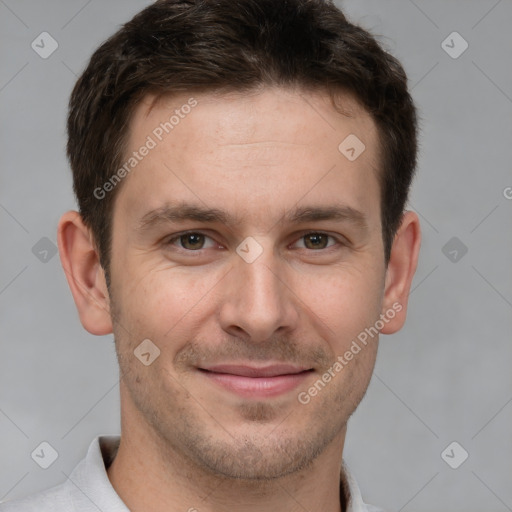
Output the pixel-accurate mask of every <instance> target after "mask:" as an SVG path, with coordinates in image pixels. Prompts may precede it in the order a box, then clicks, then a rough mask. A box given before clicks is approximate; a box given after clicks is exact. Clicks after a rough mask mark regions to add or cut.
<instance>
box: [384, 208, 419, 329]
mask: <svg viewBox="0 0 512 512" xmlns="http://www.w3.org/2000/svg"><path fill="white" fill-rule="evenodd" d="M420 245H421V231H420V221H419V219H418V216H417V215H416V213H415V212H411V211H407V212H405V213H404V214H403V216H402V223H401V225H400V228H399V229H398V231H397V233H396V235H395V239H394V240H393V246H392V249H391V255H390V259H389V263H388V268H387V270H386V282H385V286H384V298H383V302H382V311H381V313H382V314H384V315H385V316H386V318H387V319H388V321H387V322H386V323H385V325H384V327H383V328H382V329H381V330H380V332H381V333H382V334H393V333H394V332H397V331H399V330H400V329H401V328H402V327H403V325H404V323H405V318H406V316H407V302H408V299H409V290H410V288H411V283H412V280H413V277H414V273H415V272H416V267H417V265H418V257H419V252H420ZM391 311H394V313H395V314H394V316H393V317H391V314H390V313H391ZM386 312H387V314H386Z"/></svg>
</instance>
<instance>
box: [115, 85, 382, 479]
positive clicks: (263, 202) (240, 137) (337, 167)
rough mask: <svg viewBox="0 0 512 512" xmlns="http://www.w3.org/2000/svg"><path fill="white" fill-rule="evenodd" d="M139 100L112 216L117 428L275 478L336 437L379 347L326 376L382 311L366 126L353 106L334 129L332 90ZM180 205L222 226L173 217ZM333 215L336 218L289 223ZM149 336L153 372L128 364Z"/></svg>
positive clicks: (206, 461)
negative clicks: (208, 212)
mask: <svg viewBox="0 0 512 512" xmlns="http://www.w3.org/2000/svg"><path fill="white" fill-rule="evenodd" d="M191 96H193V98H194V99H195V100H196V101H197V105H195V106H193V107H192V108H190V109H189V108H184V109H181V106H182V105H185V104H189V105H190V104H191V103H190V102H188V100H189V98H190V97H191ZM151 99H152V98H149V97H148V98H146V99H145V100H144V102H142V103H141V104H140V105H139V106H138V107H137V109H136V112H135V114H134V117H133V118H132V121H131V133H130V138H129V145H128V150H127V158H128V157H129V156H131V154H132V152H133V151H138V150H139V148H140V147H141V146H143V145H146V146H153V142H154V143H155V145H154V147H151V149H150V150H149V151H148V152H147V153H148V154H147V155H146V156H145V157H143V158H141V160H140V161H139V162H138V163H137V165H136V167H134V168H133V170H131V172H130V174H129V175H128V176H127V177H126V178H125V182H124V183H123V184H122V187H121V189H120V191H119V195H118V197H117V199H116V203H115V208H114V217H113V245H112V259H111V277H112V288H111V301H112V309H113V313H114V317H115V320H116V322H115V325H114V334H115V340H116V348H117V352H118V357H119V362H120V367H121V372H122V374H123V375H124V379H123V381H122V388H121V393H122V407H123V409H122V411H123V415H124V416H123V424H124V425H127V426H128V427H129V425H130V422H132V423H136V424H137V425H139V427H140V428H143V429H145V431H147V432H148V433H149V435H150V436H152V438H153V439H155V440H156V441H157V442H158V443H159V445H160V446H162V447H163V448H164V450H163V451H164V452H165V453H166V454H168V456H169V457H172V456H173V454H174V455H175V454H179V455H181V456H184V457H186V458H188V459H189V460H190V461H191V462H192V463H194V464H196V465H198V466H199V467H201V468H203V469H205V470H211V471H213V472H215V473H216V474H223V475H226V476H230V477H235V476H236V477H243V478H273V477H278V476H281V475H285V474H288V473H290V472H292V471H295V470H297V469H299V468H302V467H305V466H306V465H308V463H310V462H311V461H312V460H314V459H315V457H316V456H317V455H318V454H319V453H321V452H322V451H323V450H324V449H325V448H326V447H327V446H329V445H331V446H332V445H333V443H336V442H337V441H339V440H340V439H341V438H342V436H344V432H345V426H346V422H347V420H348V418H349V416H350V415H351V414H352V412H353V411H354V410H355V408H356V407H357V405H358V404H359V402H360V400H361V399H362V397H363V395H364V393H365V391H366V389H367V386H368V383H369V380H370V377H371V374H372V371H373V366H374V362H375V357H376V351H377V337H375V338H373V340H371V341H369V342H368V344H367V345H362V344H361V343H359V345H360V346H361V350H360V351H359V352H358V353H357V354H356V355H354V356H353V358H352V359H351V360H349V361H346V359H345V363H346V364H343V367H342V369H341V370H340V369H339V366H337V367H336V369H334V368H333V365H334V364H335V362H336V361H339V360H338V359H337V358H338V356H343V355H344V354H345V353H346V352H347V351H348V350H350V347H351V344H352V342H353V340H355V339H356V337H357V336H358V334H360V333H361V332H362V331H364V329H365V328H368V327H370V326H373V325H374V324H375V322H376V320H378V319H379V315H380V314H381V313H384V310H383V303H382V297H383V290H384V279H385V273H386V268H385V265H384V252H383V243H382V235H381V219H380V199H379V198H380V192H379V186H378V182H377V173H378V170H377V167H378V149H377V132H376V128H375V125H374V123H373V121H372V120H371V118H370V116H369V115H368V114H367V113H365V112H364V111H363V110H362V109H361V108H360V107H358V105H357V104H356V103H355V102H353V101H352V100H350V98H348V97H345V98H344V100H343V107H344V108H345V109H346V110H348V111H350V113H351V116H344V115H342V114H339V113H338V112H336V111H335V110H334V109H333V107H332V106H331V104H330V101H329V99H328V96H327V95H323V94H316V95H311V94H302V93H300V92H292V91H289V90H282V89H270V88H268V89H265V90H264V91H263V92H261V93H253V94H243V95H242V94H230V95H217V96H215V95H213V94H195V95H184V96H180V97H176V96H175V97H173V98H172V99H166V100H163V101H160V102H157V103H156V105H155V106H154V107H153V108H152V109H151V110H150V111H149V112H148V110H149V105H150V100H151ZM180 109H181V110H180ZM175 110H178V111H179V115H178V117H179V122H176V118H175V119H173V128H172V129H169V127H167V128H168V131H169V133H166V132H165V130H162V128H161V125H160V123H165V122H169V119H170V117H171V116H172V115H175V116H176V115H177V114H175ZM186 112H187V113H186ZM159 126H160V130H158V127H159ZM351 134H353V135H355V136H357V138H358V139H360V140H361V141H362V142H363V143H364V145H365V149H364V151H363V152H362V153H361V154H360V156H358V158H356V159H355V160H353V161H351V160H352V158H351V159H349V158H347V156H346V155H348V156H351V157H352V155H353V153H354V152H352V151H350V148H348V152H347V151H345V154H343V153H342V152H341V151H340V150H339V149H338V146H339V145H340V143H341V142H342V141H343V140H344V139H345V138H346V137H347V136H349V135H351ZM148 136H149V137H150V138H151V140H152V142H151V141H150V140H149V139H148ZM159 138H161V139H162V140H159ZM350 140H351V139H349V141H350ZM345 149H346V148H345ZM356 152H357V148H356ZM139 156H140V155H139ZM184 204H186V205H190V206H194V207H196V208H197V209H201V210H203V209H215V210H219V211H222V212H224V214H225V216H226V219H224V220H222V221H221V220H219V219H213V217H210V221H208V219H206V218H205V219H198V218H196V219H193V218H188V219H187V218H186V219H182V220H180V219H174V220H173V219H172V216H171V215H169V213H170V211H171V209H173V208H175V207H176V206H179V205H181V206H183V205H184ZM166 208H167V209H168V210H167V211H166ZM330 208H339V209H340V210H341V211H342V212H344V213H345V214H346V215H341V216H338V217H332V216H329V215H327V216H325V218H321V217H320V218H318V217H317V218H316V219H315V218H311V217H310V218H308V217H306V216H303V217H302V219H301V218H299V219H298V220H297V219H295V220H294V219H293V218H292V217H293V216H294V214H296V213H298V212H302V213H305V214H308V212H309V213H311V211H312V210H316V209H318V210H319V209H330ZM185 232H188V235H184V233H185ZM146 339H149V340H151V342H152V344H154V345H155V346H156V347H158V349H159V350H160V355H159V356H158V357H157V358H156V359H155V360H154V361H153V362H152V363H151V364H149V365H145V364H143V363H142V362H141V361H140V359H139V358H138V357H136V356H135V355H134V350H135V349H137V347H138V346H139V345H140V344H141V342H142V341H143V340H146ZM146 343H147V342H146ZM150 346H151V345H150ZM146 352H147V351H146ZM149 353H150V354H153V353H152V352H151V350H149ZM144 358H145V359H146V362H148V361H147V360H148V359H149V360H151V359H152V355H150V356H148V355H146V356H144V357H143V358H142V359H143V360H144ZM279 365H281V366H279ZM282 365H286V366H282ZM329 369H331V379H330V381H329V382H328V383H326V384H325V386H324V387H322V386H318V385H317V393H314V392H312V393H309V392H308V390H309V389H310V388H311V387H312V386H314V384H315V382H317V381H318V380H319V379H322V376H323V375H324V374H325V372H328V370H329ZM332 375H334V376H332ZM301 393H302V395H301ZM305 393H306V394H307V396H308V397H309V398H310V399H309V400H306V395H305ZM299 396H302V400H299ZM305 402H307V403H305ZM166 456H167V455H166Z"/></svg>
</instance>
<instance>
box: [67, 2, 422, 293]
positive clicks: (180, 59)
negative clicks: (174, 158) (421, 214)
mask: <svg viewBox="0 0 512 512" xmlns="http://www.w3.org/2000/svg"><path fill="white" fill-rule="evenodd" d="M265 85H278V86H284V87H287V86H288V87H300V88H304V89H306V90H325V91H326V92H329V93H330V94H331V98H334V95H335V94H336V93H340V92H348V93H351V94H352V95H354V96H355V98H356V99H357V100H358V101H359V102H360V103H361V104H362V105H363V106H364V108H365V109H366V110H367V111H368V112H369V113H370V115H371V116H372V118H373V120H374V122H375V123H376V125H377V129H378V133H379V141H380V154H381V169H379V171H380V172H379V184H380V190H381V218H382V237H383V243H384V251H385V261H386V265H387V263H388V261H389V257H390V253H391V246H392V242H393V239H394V236H395V234H396V231H397V229H398V227H399V226H400V222H401V218H402V215H403V211H404V207H405V203H406V201H407V197H408V193H409V188H410V185H411V181H412V178H413V175H414V172H415V168H416V153H417V118H416V109H415V106H414V104H413V101H412V98H411V96H410V94H409V92H408V89H407V77H406V74H405V72H404V70H403V68H402V66H401V65H400V63H399V62H398V61H397V60H396V59H395V58H394V57H393V56H392V55H390V54H389V53H388V52H386V51H385V50H384V49H383V48H382V47H381V46H380V45H379V44H378V42H377V41H376V40H375V38H374V37H373V36H372V35H371V34H370V33H369V32H367V31H366V30H364V29H363V28H361V27H359V26H357V25H354V24H352V23H350V22H349V21H348V20H347V19H346V17H345V15H344V14H343V13H342V12H341V11H340V10H339V9H338V8H337V7H336V6H335V5H334V4H333V2H332V1H329V0H237V1H236V2H235V1H233V0H215V1H211V0H186V1H180V0H159V1H157V2H155V3H154V4H152V5H150V6H148V7H147V8H145V9H144V10H142V11H141V12H140V13H139V14H137V15H136V16H135V17H134V18H133V19H132V20H131V21H129V22H128V23H126V24H124V25H123V26H122V27H121V28H120V29H119V30H118V31H117V32H116V33H115V34H114V35H113V36H111V37H110V38H109V39H108V40H107V41H105V42H104V43H103V44H102V45H101V46H100V47H99V48H98V49H97V50H96V51H95V52H94V54H93V55H92V57H91V59H90V62H89V64H88V66H87V68H86V69H85V71H84V72H83V74H82V75H81V76H80V78H79V79H78V81H77V83H76V85H75V87H74V89H73V92H72V94H71V98H70V102H69V115H68V122H67V129H68V143H67V155H68V158H69V161H70V165H71V168H72V170H73V188H74V192H75V195H76V197H77V201H78V205H79V210H80V214H81V215H82V218H83V220H84V223H85V224H86V225H87V226H88V227H89V228H90V229H91V231H92V233H93V237H94V240H95V243H96V244H97V248H98V252H99V256H100V262H101V265H102V267H103V268H104V269H105V273H106V275H107V283H108V282H109V265H110V248H111V238H112V229H111V225H112V214H113V205H114V201H115V197H116V195H117V193H118V192H119V188H120V187H119V186H118V187H116V188H115V190H112V192H110V193H109V194H107V195H106V196H105V197H104V198H102V199H98V198H97V197H96V195H95V194H94V190H96V189H97V188H98V187H102V185H103V184H104V183H105V182H106V181H108V180H109V178H110V177H111V176H112V175H113V174H114V173H115V172H116V170H117V169H118V168H119V167H120V166H121V165H122V162H123V159H124V158H123V157H124V154H125V149H126V142H127V133H128V127H129V122H130V119H131V116H132V113H133V111H134V108H135V106H136V104H137V103H138V102H139V101H140V100H141V99H142V97H143V96H145V95H147V94H155V95H156V97H161V96H164V95H170V94H173V93H183V92H187V91H190V92H192V91H195V92H208V91H212V92H213V91H221V92H222V91H224V90H225V91H247V90H251V89H254V88H258V87H261V86H265ZM333 101H334V100H333Z"/></svg>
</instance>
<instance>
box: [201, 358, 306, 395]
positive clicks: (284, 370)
mask: <svg viewBox="0 0 512 512" xmlns="http://www.w3.org/2000/svg"><path fill="white" fill-rule="evenodd" d="M199 370H200V371H201V373H202V375H204V376H205V377H206V378H207V379H209V380H210V381H211V382H213V383H215V384H217V385H219V386H220V387H222V388H224V389H226V390H228V391H230V392H232V393H235V394H237V395H240V396H242V397H244V398H270V397H274V396H278V395H282V394H284V393H287V392H289V391H291V390H293V389H294V388H296V387H297V386H299V385H300V384H301V383H303V382H304V380H305V379H306V378H307V377H308V376H309V374H310V373H311V371H312V368H304V367H298V366H293V365H289V364H273V365H267V366H263V367H256V366H247V365H231V364H229V365H228V364H225V365H215V366H210V367H208V368H199Z"/></svg>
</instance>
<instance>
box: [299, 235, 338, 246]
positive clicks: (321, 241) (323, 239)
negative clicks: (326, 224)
mask: <svg viewBox="0 0 512 512" xmlns="http://www.w3.org/2000/svg"><path fill="white" fill-rule="evenodd" d="M329 238H331V239H333V240H334V238H333V237H332V236H330V235H327V234H326V233H307V234H306V235H303V236H302V238H301V240H304V245H305V247H306V249H312V250H315V249H326V248H327V247H330V246H329V245H328V242H329ZM331 245H333V244H331Z"/></svg>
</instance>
